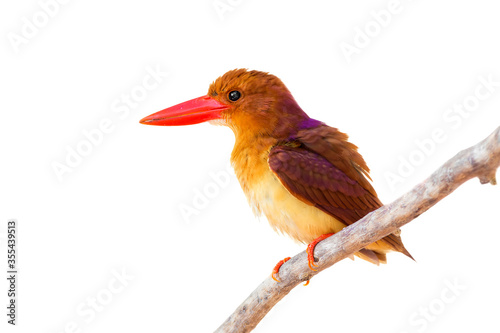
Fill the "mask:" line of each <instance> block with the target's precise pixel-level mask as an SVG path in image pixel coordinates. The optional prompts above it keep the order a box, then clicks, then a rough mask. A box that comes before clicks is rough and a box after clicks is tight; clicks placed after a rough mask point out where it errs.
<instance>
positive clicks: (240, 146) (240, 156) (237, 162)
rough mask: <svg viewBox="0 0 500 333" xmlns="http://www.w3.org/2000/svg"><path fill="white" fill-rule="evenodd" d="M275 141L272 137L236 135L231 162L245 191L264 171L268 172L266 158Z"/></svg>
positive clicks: (261, 176) (260, 177)
mask: <svg viewBox="0 0 500 333" xmlns="http://www.w3.org/2000/svg"><path fill="white" fill-rule="evenodd" d="M277 141H278V140H277V139H275V138H272V137H259V136H242V135H237V136H236V141H235V144H234V148H233V152H232V153H231V164H232V165H233V168H234V172H235V174H236V177H237V178H238V180H239V182H240V184H241V187H242V188H243V191H244V192H245V193H247V191H248V189H249V188H250V187H252V185H254V184H255V183H256V182H258V181H259V179H262V178H263V176H264V173H266V172H270V171H269V166H268V162H267V158H268V156H269V151H270V150H271V148H272V147H273V146H274V145H276V143H277Z"/></svg>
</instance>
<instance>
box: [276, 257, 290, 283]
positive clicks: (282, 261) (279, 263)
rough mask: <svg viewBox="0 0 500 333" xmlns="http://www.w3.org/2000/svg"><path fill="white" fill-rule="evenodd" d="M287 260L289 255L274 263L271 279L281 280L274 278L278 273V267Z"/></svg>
mask: <svg viewBox="0 0 500 333" xmlns="http://www.w3.org/2000/svg"><path fill="white" fill-rule="evenodd" d="M288 260H290V257H286V258H285V259H283V260H280V261H279V262H278V263H277V264H276V266H274V269H273V272H272V273H271V277H272V278H273V280H274V281H276V282H281V281H280V280H278V279H277V278H276V276H278V275H279V271H280V267H281V266H282V265H283V264H284V263H286V262H287V261H288Z"/></svg>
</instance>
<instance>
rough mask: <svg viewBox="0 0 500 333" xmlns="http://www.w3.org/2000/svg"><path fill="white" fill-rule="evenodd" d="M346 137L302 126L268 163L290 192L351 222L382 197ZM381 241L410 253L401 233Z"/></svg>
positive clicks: (275, 150)
mask: <svg viewBox="0 0 500 333" xmlns="http://www.w3.org/2000/svg"><path fill="white" fill-rule="evenodd" d="M347 138H348V137H347V135H346V134H344V133H342V132H340V131H338V130H337V129H336V128H332V127H329V126H326V125H320V126H319V127H315V128H311V129H304V130H301V131H299V132H298V135H297V136H295V137H294V141H293V144H289V143H285V144H283V145H278V146H275V147H273V148H272V149H271V151H270V153H269V160H268V162H269V167H270V168H271V170H272V171H273V172H274V173H275V175H276V176H277V177H278V178H279V179H280V181H281V183H282V184H283V186H285V187H286V188H287V190H288V191H289V192H290V193H291V194H293V195H294V196H295V197H297V198H298V199H300V200H302V201H304V202H306V203H308V204H310V205H313V206H315V207H317V208H319V209H321V210H322V211H324V212H325V213H327V214H330V215H332V216H333V217H335V218H336V219H337V220H339V221H341V222H343V223H344V224H345V225H350V224H352V223H354V222H356V221H358V220H359V219H361V218H362V217H363V216H365V215H366V214H368V213H370V212H371V211H373V210H375V209H377V208H379V207H381V206H382V202H381V201H380V200H379V198H378V197H377V193H376V192H375V190H374V189H373V187H372V186H371V184H370V183H369V181H368V180H367V179H366V178H365V177H368V178H369V175H368V172H369V168H368V166H367V165H366V162H365V161H364V159H363V157H362V156H361V155H360V154H359V153H358V152H357V147H356V146H355V145H354V144H352V143H350V142H348V141H347ZM383 241H384V242H385V243H387V244H388V245H389V246H390V247H391V248H392V249H393V250H394V251H399V252H402V253H404V254H406V255H407V256H409V257H410V258H411V255H410V254H409V252H408V251H407V250H406V249H405V247H404V245H403V243H402V241H401V238H400V237H399V236H398V235H394V234H391V235H388V236H386V237H384V238H383Z"/></svg>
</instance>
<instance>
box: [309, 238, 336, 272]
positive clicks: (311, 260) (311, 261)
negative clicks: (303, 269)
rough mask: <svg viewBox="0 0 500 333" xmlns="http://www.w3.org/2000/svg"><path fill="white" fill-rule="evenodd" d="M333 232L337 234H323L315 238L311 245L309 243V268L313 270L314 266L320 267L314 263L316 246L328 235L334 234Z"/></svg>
mask: <svg viewBox="0 0 500 333" xmlns="http://www.w3.org/2000/svg"><path fill="white" fill-rule="evenodd" d="M333 234H335V233H334V232H333V233H331V234H324V235H321V236H319V237H318V238H316V239H315V240H313V241H312V242H311V243H310V244H309V245H307V261H308V263H309V268H310V269H312V270H313V271H315V269H314V267H318V266H317V265H316V264H315V263H314V248H315V247H316V245H318V243H319V242H321V241H322V240H325V239H327V238H328V237H330V236H332V235H333Z"/></svg>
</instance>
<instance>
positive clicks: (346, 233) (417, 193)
mask: <svg viewBox="0 0 500 333" xmlns="http://www.w3.org/2000/svg"><path fill="white" fill-rule="evenodd" d="M499 166H500V127H498V128H497V129H496V130H495V131H494V132H493V133H492V134H491V135H490V136H488V137H487V138H486V139H484V140H483V141H481V142H479V143H478V144H476V145H475V146H472V147H470V148H468V149H465V150H463V151H461V152H459V153H458V154H457V155H455V156H454V157H453V158H451V159H450V160H449V161H448V162H446V163H445V164H444V165H442V166H441V167H440V168H439V169H437V170H436V171H435V172H434V173H433V174H432V175H431V176H430V177H429V178H427V179H426V180H424V181H423V182H422V183H420V184H418V185H417V186H415V187H414V188H413V189H412V190H411V191H410V192H408V193H406V194H404V195H403V196H401V197H400V198H398V199H397V200H395V201H394V202H392V203H390V204H387V205H385V206H382V207H380V208H379V209H377V210H376V211H373V212H371V213H370V214H368V215H366V216H365V217H363V218H362V219H361V220H359V221H358V222H356V223H354V224H352V225H350V226H348V227H346V228H344V229H342V230H341V231H340V232H338V233H337V234H335V235H333V236H332V237H329V238H328V239H326V240H324V241H322V242H320V243H319V244H318V245H317V246H316V248H315V251H314V253H315V256H316V257H317V258H318V259H319V265H318V266H319V267H318V270H317V271H312V270H310V269H309V267H308V265H307V254H306V252H305V251H303V252H301V253H299V254H297V255H296V256H295V257H293V258H292V259H290V260H289V261H288V262H286V263H285V264H284V265H283V266H281V268H280V273H279V277H280V280H281V282H279V283H278V282H275V281H274V280H273V279H271V277H269V278H267V279H266V280H264V281H263V282H262V283H261V284H260V285H259V286H258V287H257V289H255V290H254V291H253V292H252V293H251V294H250V296H248V298H247V299H246V300H245V301H244V302H243V303H242V304H241V305H240V306H239V307H238V308H237V309H236V310H235V311H234V313H233V314H232V315H231V316H230V317H229V318H227V320H226V321H225V322H224V323H223V324H222V325H221V326H220V327H219V328H218V329H217V330H216V332H250V331H251V330H253V329H254V328H255V326H257V324H258V323H259V322H260V321H261V320H262V318H264V316H265V315H266V314H267V313H268V312H269V310H271V308H272V307H273V306H274V305H275V304H276V303H278V302H279V301H280V300H281V299H282V298H283V297H285V296H286V295H287V294H288V293H289V292H290V290H292V289H293V288H294V287H295V286H297V285H298V284H299V283H301V282H303V281H307V280H309V279H311V278H312V277H313V276H315V275H316V274H318V273H319V272H321V271H322V270H324V269H327V268H328V267H330V266H332V265H333V264H335V263H337V262H338V261H340V260H342V259H344V258H346V257H348V256H350V255H351V254H353V253H355V252H358V251H359V250H360V249H362V248H364V247H365V246H367V245H368V244H371V243H373V242H375V241H377V240H379V239H381V238H383V237H385V236H387V235H389V234H391V233H393V232H397V231H398V229H399V228H400V227H401V226H403V225H405V224H406V223H408V222H410V221H412V220H413V219H415V218H416V217H418V216H419V215H420V214H422V213H424V212H425V211H427V210H428V209H429V208H430V207H432V206H434V205H435V204H436V203H437V202H438V201H440V200H441V199H443V198H444V197H446V196H447V195H448V194H450V193H451V192H453V191H454V190H455V189H456V188H458V187H459V186H460V185H462V184H463V183H464V182H466V181H467V180H469V179H471V178H475V177H478V178H479V180H480V182H481V184H487V183H491V184H493V185H495V184H496V179H495V174H496V170H497V168H498V167H499Z"/></svg>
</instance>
